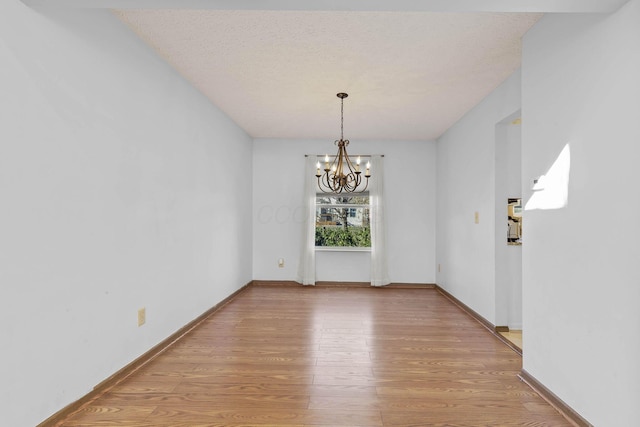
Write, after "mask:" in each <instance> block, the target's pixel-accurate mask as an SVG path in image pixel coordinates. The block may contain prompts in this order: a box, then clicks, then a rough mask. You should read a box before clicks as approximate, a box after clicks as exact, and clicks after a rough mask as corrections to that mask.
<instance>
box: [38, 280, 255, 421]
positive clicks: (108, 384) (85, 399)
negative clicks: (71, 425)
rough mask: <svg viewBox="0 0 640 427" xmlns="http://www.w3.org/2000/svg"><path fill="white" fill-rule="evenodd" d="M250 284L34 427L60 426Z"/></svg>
mask: <svg viewBox="0 0 640 427" xmlns="http://www.w3.org/2000/svg"><path fill="white" fill-rule="evenodd" d="M251 283H252V282H249V283H247V284H246V285H244V286H243V287H242V288H240V289H238V290H237V291H235V292H234V293H232V294H231V295H229V296H228V297H226V298H225V299H223V300H222V301H220V302H219V303H218V304H216V305H214V306H213V307H211V308H210V309H208V310H207V311H205V312H204V313H202V314H201V315H200V316H198V317H196V318H195V319H194V320H192V321H191V322H189V323H187V324H186V325H184V326H183V327H182V328H180V329H178V330H177V331H176V332H174V333H173V334H171V335H170V336H169V337H167V338H165V339H164V340H162V341H161V342H160V343H158V344H156V345H155V346H153V347H152V348H151V349H150V350H148V351H147V352H145V353H144V354H142V355H141V356H140V357H138V358H136V359H135V360H134V361H132V362H131V363H129V364H128V365H126V366H125V367H123V368H122V369H120V370H119V371H118V372H116V373H115V374H113V375H111V376H110V377H109V378H107V379H106V380H104V381H102V382H101V383H99V384H97V385H96V386H95V387H94V388H93V390H91V391H90V392H89V393H87V394H86V395H84V396H82V397H81V398H80V399H78V400H76V401H75V402H73V403H71V404H69V405H67V406H65V407H64V408H62V409H61V410H59V411H58V412H56V413H55V414H53V415H51V416H50V417H49V418H47V419H46V420H44V421H43V422H41V423H40V424H38V425H37V426H36V427H55V426H59V425H61V423H62V422H64V421H65V420H66V419H67V418H68V417H70V416H71V415H73V414H75V413H76V412H78V411H79V410H81V409H82V408H83V407H84V406H86V405H87V404H89V403H91V402H93V401H94V400H95V399H97V398H98V397H100V396H102V395H103V394H105V393H106V392H107V391H109V390H110V389H111V388H113V387H114V386H116V385H117V384H118V383H120V382H122V381H123V380H124V379H126V378H127V377H129V376H130V375H131V374H133V373H135V372H136V371H138V370H139V369H140V368H142V367H143V366H144V365H146V364H147V363H149V362H150V361H152V360H153V359H154V358H155V357H157V356H158V355H159V354H161V353H162V352H164V351H165V350H166V349H168V348H169V347H171V346H172V345H173V344H174V343H175V342H176V341H178V340H179V339H181V338H182V337H183V336H185V335H186V334H187V333H189V332H190V331H191V330H193V329H194V328H195V327H197V326H198V325H199V324H200V323H202V322H203V321H204V320H205V319H207V318H208V317H209V316H211V315H212V314H213V313H215V312H216V311H218V310H219V309H220V308H222V307H223V306H224V305H225V304H227V303H228V302H229V301H231V300H232V299H234V298H235V297H236V296H238V295H239V294H240V293H241V292H243V291H244V290H245V289H246V288H247V287H248V286H249V285H251Z"/></svg>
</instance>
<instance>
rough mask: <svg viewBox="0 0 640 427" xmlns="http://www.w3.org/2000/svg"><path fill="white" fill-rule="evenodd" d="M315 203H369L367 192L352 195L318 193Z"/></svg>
mask: <svg viewBox="0 0 640 427" xmlns="http://www.w3.org/2000/svg"><path fill="white" fill-rule="evenodd" d="M316 205H369V193H362V194H359V195H357V196H354V195H337V194H318V195H317V196H316Z"/></svg>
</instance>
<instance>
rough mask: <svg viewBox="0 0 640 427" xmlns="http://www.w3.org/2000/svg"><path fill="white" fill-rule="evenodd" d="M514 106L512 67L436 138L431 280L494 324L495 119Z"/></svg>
mask: <svg viewBox="0 0 640 427" xmlns="http://www.w3.org/2000/svg"><path fill="white" fill-rule="evenodd" d="M519 108H520V73H519V72H516V73H514V74H513V75H512V76H511V77H509V78H508V79H507V80H506V81H505V82H504V83H502V84H501V85H500V86H499V87H498V88H496V89H495V90H494V91H493V92H492V93H491V94H489V95H488V96H487V97H486V98H485V99H484V100H482V102H480V104H478V105H477V106H476V107H475V108H473V109H472V110H471V111H470V112H469V113H467V114H466V115H465V116H464V117H463V118H462V119H461V120H460V121H458V122H457V123H456V124H455V125H454V126H453V127H452V128H450V129H449V130H448V131H447V132H446V133H445V134H444V135H442V136H441V137H440V138H439V139H438V142H437V182H438V192H437V193H438V194H437V216H436V223H437V263H438V264H439V265H440V272H438V273H437V276H436V283H438V284H439V285H440V286H442V287H443V288H444V289H446V290H447V291H448V292H450V293H451V294H453V295H454V296H455V297H456V298H458V299H459V300H461V301H462V302H463V303H465V304H467V305H468V306H470V307H471V308H473V309H474V310H475V311H476V312H478V313H479V314H480V315H481V316H483V317H484V318H485V319H487V320H488V321H489V322H491V323H493V324H495V321H496V320H495V314H496V313H495V307H496V304H495V295H496V293H495V200H496V199H495V141H496V124H498V123H499V122H501V121H502V120H503V119H505V118H506V117H508V116H510V115H511V114H513V113H514V112H516V111H518V110H519ZM475 212H478V214H479V222H478V224H476V223H475V217H474V214H475Z"/></svg>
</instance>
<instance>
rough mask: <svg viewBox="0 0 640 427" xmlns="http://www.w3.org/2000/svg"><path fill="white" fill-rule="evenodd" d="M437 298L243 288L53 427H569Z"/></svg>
mask: <svg viewBox="0 0 640 427" xmlns="http://www.w3.org/2000/svg"><path fill="white" fill-rule="evenodd" d="M520 369H521V358H520V356H518V355H517V354H516V353H515V352H514V351H513V350H511V349H509V348H508V347H507V346H506V345H505V344H504V343H502V342H501V341H500V340H499V339H497V338H496V337H495V336H493V335H492V334H491V333H489V332H488V331H487V330H486V329H484V328H483V327H482V326H480V324H478V323H477V322H476V321H474V320H473V319H471V318H470V317H468V316H467V315H466V314H464V313H463V312H462V311H461V310H460V309H459V308H458V307H456V306H455V305H453V304H452V303H451V302H449V301H448V300H447V299H446V298H444V297H443V296H442V295H440V294H439V293H438V292H437V291H436V290H434V289H385V288H382V289H380V288H336V287H302V286H300V287H292V286H289V287H283V286H251V287H248V288H247V289H246V291H244V292H243V293H241V294H240V295H239V296H238V297H237V298H236V299H234V300H233V301H232V302H231V303H229V304H227V305H226V306H224V307H223V308H222V309H221V310H219V311H217V312H216V313H215V314H214V315H212V316H211V317H209V318H208V319H207V320H206V321H205V322H203V324H202V325H201V326H200V327H198V328H197V329H195V330H194V331H192V332H191V333H189V334H188V335H187V336H186V337H185V338H184V339H182V340H180V341H179V342H178V343H176V344H175V345H174V346H173V347H171V348H170V349H169V350H167V351H166V352H164V353H162V354H161V355H160V356H158V357H157V358H156V359H154V360H153V361H152V362H150V363H149V364H148V365H146V366H145V367H144V368H142V369H141V370H140V371H138V372H137V373H135V374H134V375H132V376H131V377H129V378H128V379H126V380H125V381H123V382H121V383H120V384H118V385H117V386H115V387H113V388H112V389H111V390H110V391H108V392H107V393H105V394H104V395H103V396H102V397H100V398H99V399H97V400H95V401H94V402H92V403H91V404H89V405H87V406H86V407H84V408H83V409H82V410H80V411H79V412H77V413H76V414H74V415H73V416H71V417H69V418H68V419H67V420H66V421H65V422H63V423H62V424H60V425H61V426H69V427H71V426H172V427H180V426H189V427H197V426H230V427H240V426H288V427H294V426H327V427H328V426H331V427H339V426H474V427H478V426H529V427H533V426H570V425H571V424H570V423H569V422H568V421H566V420H565V419H564V418H563V417H562V416H561V415H560V414H559V413H558V412H556V411H555V409H553V408H552V407H551V406H549V405H548V404H546V403H545V402H544V401H543V400H542V398H540V397H539V396H538V395H537V394H536V393H535V392H534V391H532V390H531V389H530V388H529V387H528V386H527V385H526V384H524V383H522V382H521V381H520V380H519V379H518V378H517V374H518V373H519V372H520Z"/></svg>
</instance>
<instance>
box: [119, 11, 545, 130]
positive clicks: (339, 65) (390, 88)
mask: <svg viewBox="0 0 640 427" xmlns="http://www.w3.org/2000/svg"><path fill="white" fill-rule="evenodd" d="M115 13H116V15H117V16H119V17H120V19H122V20H123V21H124V22H125V23H127V24H128V25H129V26H130V27H131V28H132V29H133V31H135V32H136V33H137V34H138V35H139V36H140V37H141V38H142V39H143V40H145V41H146V42H147V43H148V44H149V45H151V46H152V47H153V48H154V49H155V50H156V51H157V52H158V53H159V54H160V56H162V57H163V58H164V59H165V60H166V61H167V62H168V63H169V64H171V65H172V66H173V67H174V68H175V69H176V70H177V71H178V72H179V73H180V74H181V75H182V76H184V77H185V78H186V79H187V80H188V81H190V82H191V83H192V84H193V85H194V86H195V87H196V88H198V89H199V90H200V91H201V92H202V93H204V94H205V95H206V96H207V97H209V98H210V99H211V101H212V102H213V103H214V104H215V105H217V106H218V107H219V108H221V109H222V110H223V111H224V112H226V113H227V114H228V115H229V116H230V117H231V118H232V119H233V120H234V121H235V122H236V123H237V124H238V125H240V126H241V127H242V128H243V129H245V130H246V131H247V133H249V134H250V135H251V136H253V137H255V138H264V137H277V138H327V139H337V137H338V136H339V131H340V100H339V99H338V98H337V97H336V96H335V95H336V93H338V92H347V93H349V97H348V98H347V99H346V100H345V124H344V126H345V137H346V138H349V139H352V140H354V139H381V140H391V139H396V140H399V139H405V140H425V139H432V138H436V137H438V136H440V135H441V134H442V133H443V132H444V131H446V130H447V129H448V128H449V127H450V126H451V125H453V124H454V123H455V122H456V121H457V120H458V119H460V118H461V117H462V116H463V115H464V114H465V113H466V112H467V111H469V109H471V108H472V107H473V106H475V105H476V104H477V103H478V102H479V101H480V100H482V98H484V97H485V96H486V95H487V94H488V93H490V92H491V91H492V90H493V89H494V88H495V87H496V86H498V85H499V84H500V83H501V82H503V81H504V80H505V79H506V78H507V77H508V76H509V75H510V74H511V73H512V72H513V71H514V70H516V69H517V68H518V67H519V66H520V56H521V43H520V39H521V37H522V35H523V34H524V33H525V32H526V31H527V30H528V29H529V28H530V27H531V26H532V25H533V24H534V23H535V22H536V21H537V20H538V19H539V18H540V16H541V14H538V13H437V12H378V11H357V12H353V11H352V12H349V11H276V10H267V11H255V10H242V11H240V10H117V11H115Z"/></svg>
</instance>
